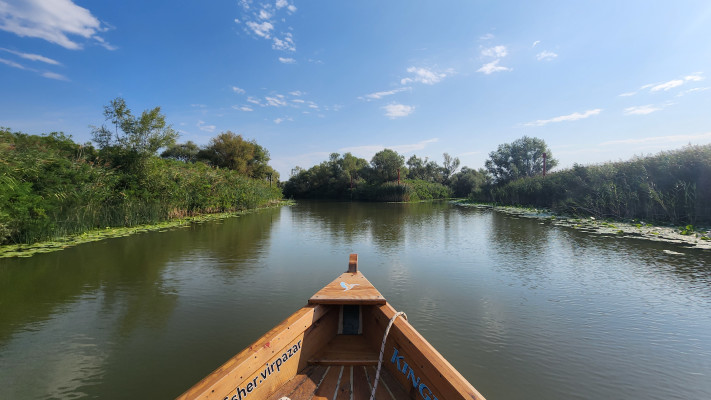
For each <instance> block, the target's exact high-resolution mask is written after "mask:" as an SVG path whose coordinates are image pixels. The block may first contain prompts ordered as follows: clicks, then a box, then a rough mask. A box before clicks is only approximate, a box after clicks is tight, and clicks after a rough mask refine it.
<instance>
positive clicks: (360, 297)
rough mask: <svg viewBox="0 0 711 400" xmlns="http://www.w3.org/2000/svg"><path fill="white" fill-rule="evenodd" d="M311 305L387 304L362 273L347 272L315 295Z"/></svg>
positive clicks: (311, 299)
mask: <svg viewBox="0 0 711 400" xmlns="http://www.w3.org/2000/svg"><path fill="white" fill-rule="evenodd" d="M309 304H385V297H383V295H381V294H380V292H379V291H378V289H376V288H375V287H374V286H373V284H372V283H370V282H369V281H368V280H367V279H366V278H365V276H363V274H362V273H360V272H356V273H350V272H345V273H343V274H342V275H341V276H339V277H338V278H336V279H335V280H334V281H333V282H331V283H329V284H328V285H326V286H325V287H324V288H323V289H321V290H319V291H318V292H317V293H316V294H315V295H313V296H312V297H311V298H310V299H309Z"/></svg>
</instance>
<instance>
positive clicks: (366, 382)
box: [267, 365, 410, 400]
mask: <svg viewBox="0 0 711 400" xmlns="http://www.w3.org/2000/svg"><path fill="white" fill-rule="evenodd" d="M375 371H376V370H375V366H372V365H371V366H362V365H329V366H324V365H312V366H309V367H307V368H305V369H304V370H303V371H302V372H301V373H299V374H298V375H296V376H295V377H294V378H293V379H291V380H290V381H289V382H287V383H286V384H284V386H282V387H281V388H279V390H277V391H276V392H275V393H273V394H272V395H270V396H269V397H267V399H268V400H279V399H281V398H282V397H288V398H289V399H291V400H333V399H336V400H342V399H343V400H350V399H353V400H368V399H369V398H370V392H371V391H372V390H373V380H374V379H375ZM409 398H410V395H409V394H408V393H407V392H405V391H404V390H403V389H402V387H401V386H400V384H399V383H398V382H397V381H396V380H395V379H394V378H393V377H392V376H391V375H390V373H389V372H388V371H386V370H385V369H383V370H381V371H380V382H379V383H378V388H377V391H376V393H375V399H376V400H401V399H409Z"/></svg>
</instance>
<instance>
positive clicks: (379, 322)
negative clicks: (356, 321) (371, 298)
mask: <svg viewBox="0 0 711 400" xmlns="http://www.w3.org/2000/svg"><path fill="white" fill-rule="evenodd" d="M363 313H364V314H363V320H364V322H363V324H364V327H363V328H364V331H366V332H367V335H366V337H367V338H368V340H370V341H371V343H373V344H375V343H377V344H378V346H380V344H381V342H382V335H383V333H384V331H385V328H386V327H387V324H388V322H389V320H390V318H391V317H392V316H393V315H395V313H396V311H395V309H393V307H392V306H391V305H390V304H385V305H381V306H372V307H364V309H363ZM366 324H367V325H366ZM395 349H397V352H398V353H397V355H395ZM383 368H387V370H388V372H389V373H390V374H391V375H392V377H394V378H395V379H396V380H397V381H398V382H400V385H401V387H402V388H404V389H405V390H407V391H408V392H409V393H410V398H413V399H414V398H417V397H420V398H421V397H423V396H422V395H421V394H420V393H419V390H420V385H421V384H425V385H426V388H422V389H423V393H425V394H427V395H428V394H429V393H428V392H427V390H428V389H429V390H430V391H432V393H433V395H431V396H430V397H432V398H434V397H437V398H439V399H455V400H456V399H476V400H484V396H482V395H481V394H480V393H479V392H478V391H477V390H476V389H475V388H474V387H473V386H472V385H471V383H469V381H467V380H466V379H465V378H464V377H463V376H462V375H461V374H460V373H459V372H458V371H457V370H456V369H455V368H454V367H453V366H452V365H451V364H450V363H449V362H448V361H447V360H446V359H445V358H444V357H443V356H442V355H441V354H440V353H439V352H438V351H437V350H436V349H435V348H434V347H432V345H431V344H430V343H429V342H427V340H426V339H425V338H424V337H422V335H420V334H419V333H418V332H417V331H416V330H415V329H414V328H413V327H412V325H410V323H409V322H407V320H405V319H404V318H401V317H398V318H397V319H396V320H395V323H394V324H393V326H392V328H391V329H390V334H389V335H388V339H387V342H386V344H385V354H384V356H383ZM403 371H404V372H403Z"/></svg>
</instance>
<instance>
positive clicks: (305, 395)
mask: <svg viewBox="0 0 711 400" xmlns="http://www.w3.org/2000/svg"><path fill="white" fill-rule="evenodd" d="M327 370H328V368H327V367H324V366H320V365H314V366H308V367H306V368H305V369H304V370H303V371H301V372H300V373H299V374H297V375H296V376H295V377H293V378H292V379H291V380H290V381H289V382H287V383H286V384H284V385H283V386H282V387H280V388H279V389H277V390H276V391H275V392H274V393H272V394H271V395H269V397H267V400H279V399H281V398H282V397H288V398H290V399H291V400H299V399H306V400H308V399H311V397H313V395H314V391H315V390H316V388H317V387H318V384H319V383H320V382H321V379H323V376H324V375H325V374H326V371H327Z"/></svg>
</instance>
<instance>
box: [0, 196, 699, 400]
mask: <svg viewBox="0 0 711 400" xmlns="http://www.w3.org/2000/svg"><path fill="white" fill-rule="evenodd" d="M664 250H671V251H674V252H679V253H683V255H671V254H668V253H665V252H664ZM349 253H358V254H359V261H360V265H359V266H360V270H361V271H363V273H364V274H365V275H366V276H367V277H368V279H369V280H370V281H371V282H372V283H373V284H374V285H375V286H376V287H377V288H378V289H379V290H380V292H381V293H382V294H383V295H384V296H385V297H386V298H387V299H388V300H389V301H390V303H392V304H393V306H394V307H395V308H396V309H398V310H402V311H405V312H407V315H408V319H409V321H410V323H412V325H414V326H415V328H417V329H418V330H419V331H420V333H422V334H423V335H424V336H425V337H426V338H427V339H428V340H429V341H430V342H431V343H432V344H433V345H434V346H435V348H437V349H438V350H439V351H440V352H441V353H442V354H443V355H444V356H445V357H446V358H447V359H448V360H449V361H450V362H451V363H452V364H453V365H454V366H455V367H456V368H457V369H458V370H459V371H460V372H461V373H462V374H463V375H464V376H465V377H466V378H468V379H469V380H470V382H471V383H472V384H473V385H474V386H475V387H476V388H477V389H478V390H479V391H480V392H481V393H482V394H483V395H484V396H486V397H487V398H488V399H598V398H605V399H710V398H711V253H709V252H704V251H698V250H692V249H684V248H682V247H679V246H676V245H671V244H659V243H650V242H645V241H641V240H634V239H619V238H613V237H604V236H599V235H593V234H588V233H582V232H578V231H575V230H571V229H568V228H562V227H555V226H552V225H550V224H549V223H547V222H544V221H539V220H534V219H521V218H515V217H511V216H507V215H503V214H499V213H496V212H492V211H489V210H477V209H472V208H465V207H461V206H454V205H450V204H447V203H422V204H352V203H316V202H304V203H299V204H297V205H296V206H293V207H283V208H280V209H271V210H264V211H261V212H258V213H254V214H250V215H246V216H243V217H240V218H233V219H228V220H223V221H220V222H213V223H205V224H201V225H194V226H192V227H189V228H182V229H175V230H170V231H166V232H154V233H145V234H140V235H136V236H132V237H127V238H118V239H110V240H105V241H102V242H96V243H90V244H84V245H80V246H77V247H74V248H70V249H67V250H64V251H61V252H56V253H50V254H41V255H37V256H34V257H32V258H28V259H10V260H8V259H4V260H0V399H44V398H84V397H88V398H102V399H103V398H105V399H114V398H115V399H126V398H154V399H164V398H172V397H175V396H177V395H179V394H181V393H182V392H183V391H184V390H186V389H187V388H188V387H190V386H191V385H192V384H193V383H195V382H197V381H198V380H199V379H201V378H202V377H203V376H205V375H206V374H207V373H209V372H211V371H212V370H214V369H215V368H217V367H218V366H219V365H220V364H221V363H223V362H224V361H226V360H227V359H228V358H229V357H231V356H232V355H234V354H235V353H237V352H239V351H240V350H241V349H242V348H244V347H246V346H248V345H249V344H251V342H253V341H254V340H256V339H257V338H258V337H259V336H261V334H263V333H264V332H266V331H267V330H268V329H270V328H272V327H273V326H274V325H275V324H277V323H278V322H280V321H281V320H283V319H284V318H286V317H287V316H288V315H290V314H291V313H292V312H294V311H296V310H297V309H298V308H299V307H301V306H303V305H304V304H305V303H306V300H307V299H308V298H309V297H310V296H311V295H312V294H313V293H315V292H316V291H317V290H318V289H320V288H321V287H323V286H324V285H325V284H326V283H328V282H330V281H332V280H333V279H334V278H335V277H337V276H338V275H339V274H340V273H341V272H343V271H345V269H346V268H347V263H348V254H349ZM442 400H444V399H442Z"/></svg>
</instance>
